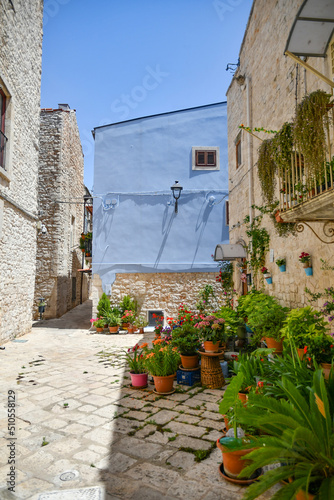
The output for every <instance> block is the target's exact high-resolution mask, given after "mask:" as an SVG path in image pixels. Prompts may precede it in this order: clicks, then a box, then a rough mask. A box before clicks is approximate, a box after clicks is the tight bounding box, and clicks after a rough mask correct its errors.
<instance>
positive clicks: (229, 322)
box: [215, 306, 246, 341]
mask: <svg viewBox="0 0 334 500" xmlns="http://www.w3.org/2000/svg"><path fill="white" fill-rule="evenodd" d="M215 316H217V317H218V318H223V319H224V320H225V323H224V337H225V341H226V340H227V339H229V338H232V337H234V336H235V335H238V337H239V338H245V337H246V331H245V321H244V319H243V318H242V317H241V316H240V314H239V312H238V311H235V310H233V309H231V308H230V307H224V306H223V307H221V308H220V310H219V311H218V312H217V313H216V314H215Z"/></svg>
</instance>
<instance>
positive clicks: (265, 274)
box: [260, 266, 273, 285]
mask: <svg viewBox="0 0 334 500" xmlns="http://www.w3.org/2000/svg"><path fill="white" fill-rule="evenodd" d="M260 271H261V273H262V274H263V277H264V278H265V279H266V282H267V283H268V285H271V283H272V282H273V279H272V277H271V274H270V271H268V269H267V268H266V267H265V266H263V267H261V269H260Z"/></svg>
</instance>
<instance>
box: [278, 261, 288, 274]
mask: <svg viewBox="0 0 334 500" xmlns="http://www.w3.org/2000/svg"><path fill="white" fill-rule="evenodd" d="M276 264H277V265H278V267H279V270H280V271H281V273H285V271H286V259H277V260H276Z"/></svg>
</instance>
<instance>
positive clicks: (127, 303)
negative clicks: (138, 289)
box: [118, 295, 138, 316]
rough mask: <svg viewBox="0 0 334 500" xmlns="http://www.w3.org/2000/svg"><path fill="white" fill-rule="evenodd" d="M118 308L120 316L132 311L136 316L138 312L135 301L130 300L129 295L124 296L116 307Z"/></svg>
mask: <svg viewBox="0 0 334 500" xmlns="http://www.w3.org/2000/svg"><path fill="white" fill-rule="evenodd" d="M118 308H119V310H120V312H121V316H123V315H124V313H125V311H133V312H134V313H135V316H136V315H137V311H138V302H137V300H136V299H132V298H131V297H130V295H124V297H123V298H122V300H121V301H120V303H119V305H118Z"/></svg>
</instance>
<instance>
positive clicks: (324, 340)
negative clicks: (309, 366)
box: [305, 334, 334, 363]
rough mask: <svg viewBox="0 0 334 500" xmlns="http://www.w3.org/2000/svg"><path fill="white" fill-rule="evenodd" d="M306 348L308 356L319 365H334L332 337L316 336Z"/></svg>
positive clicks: (333, 342)
mask: <svg viewBox="0 0 334 500" xmlns="http://www.w3.org/2000/svg"><path fill="white" fill-rule="evenodd" d="M305 347H306V348H307V350H306V353H307V356H311V357H312V359H314V360H315V361H316V362H317V363H332V362H333V360H334V341H333V338H332V337H331V336H330V335H326V334H321V335H314V337H312V338H311V340H310V342H309V343H308V345H307V346H305Z"/></svg>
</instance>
